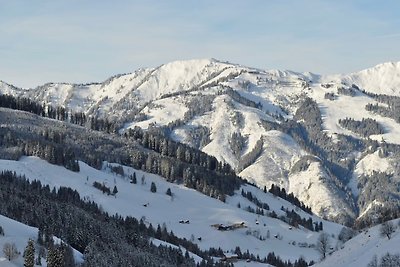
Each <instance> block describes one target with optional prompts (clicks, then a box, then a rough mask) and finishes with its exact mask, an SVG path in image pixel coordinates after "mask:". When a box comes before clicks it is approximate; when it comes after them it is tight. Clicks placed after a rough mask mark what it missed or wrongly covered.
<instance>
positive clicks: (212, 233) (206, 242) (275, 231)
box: [0, 157, 343, 266]
mask: <svg viewBox="0 0 400 267" xmlns="http://www.w3.org/2000/svg"><path fill="white" fill-rule="evenodd" d="M5 169H7V170H14V171H16V172H17V174H24V175H25V176H26V177H27V178H28V179H32V180H33V179H37V180H40V181H41V182H42V184H48V185H50V186H55V187H59V186H67V187H71V188H73V189H76V190H78V192H79V193H80V195H81V197H83V198H85V199H87V200H93V201H95V202H96V203H98V204H99V205H101V207H102V208H103V209H104V210H105V211H107V212H109V213H111V214H114V213H118V214H119V215H122V216H125V215H131V216H134V217H136V218H139V219H140V218H142V219H144V220H145V222H146V223H147V224H150V223H151V224H152V225H153V226H156V225H157V224H160V225H163V224H164V225H165V226H166V227H167V229H168V230H172V231H173V232H174V233H175V234H176V235H177V236H179V237H185V238H187V239H189V240H193V241H194V242H195V243H196V244H198V245H199V246H200V248H202V249H207V248H209V247H221V248H222V249H223V250H224V251H231V252H232V251H233V250H234V249H235V248H236V246H239V247H240V248H241V250H242V251H246V250H247V249H248V250H249V251H250V252H251V253H253V254H258V255H260V257H264V256H266V255H267V254H268V253H269V252H272V251H274V252H275V253H276V254H277V255H279V256H280V257H282V258H283V259H290V260H292V261H294V260H296V259H298V258H299V257H300V256H303V257H305V259H306V260H308V261H310V260H314V261H315V260H317V259H318V257H319V255H318V252H317V251H316V250H315V248H313V247H310V248H309V247H308V245H312V244H315V243H316V240H317V238H318V236H319V234H320V233H318V232H313V231H310V230H307V229H305V228H303V227H301V226H300V227H299V228H295V227H293V228H292V227H290V226H289V225H288V224H286V223H285V222H283V221H281V220H278V219H273V218H271V217H267V216H261V215H256V214H254V213H250V212H248V211H246V210H245V209H246V208H247V207H248V206H250V207H253V208H255V205H254V204H253V203H252V202H250V201H248V200H247V199H246V198H243V197H242V196H241V194H240V191H238V192H237V194H235V195H234V196H232V197H228V198H227V201H226V203H223V202H221V201H218V200H216V199H213V198H210V197H207V196H205V195H203V194H200V193H198V192H197V191H194V190H191V189H188V188H186V187H184V186H182V185H177V184H171V183H168V182H166V181H165V180H164V179H163V178H161V177H159V176H157V175H152V174H148V173H144V172H142V171H139V170H134V169H132V168H128V167H124V173H125V176H119V175H115V174H112V173H111V172H110V171H109V170H108V169H103V170H102V171H99V170H96V169H93V168H91V167H89V166H88V165H86V164H85V163H83V162H80V172H79V173H75V172H71V171H69V170H67V169H65V168H63V167H60V166H55V165H51V164H49V163H47V162H45V161H43V160H40V159H38V158H35V157H24V158H22V159H21V160H20V161H8V160H0V170H5ZM133 172H135V173H136V176H137V177H138V184H131V183H130V182H129V179H128V175H130V174H132V173H133ZM142 176H144V177H145V178H144V184H141V177H142ZM94 181H98V182H100V183H104V184H106V185H108V186H113V185H114V184H115V185H116V186H117V188H118V191H119V192H118V194H117V196H116V197H113V196H107V195H105V194H102V192H101V191H99V190H98V189H95V188H94V187H93V186H92V183H93V182H94ZM152 182H154V183H155V184H156V187H157V192H156V193H152V192H150V184H151V183H152ZM168 188H170V189H171V191H172V197H170V196H168V195H166V193H165V192H166V191H167V189H168ZM242 189H243V190H244V191H246V192H251V193H252V195H253V196H254V197H256V198H257V199H259V200H260V201H262V202H264V203H268V205H269V207H270V211H272V210H273V211H275V212H276V213H277V215H278V216H280V215H283V214H284V212H283V211H282V210H281V207H284V208H288V209H289V210H291V209H293V210H296V212H297V213H298V214H299V215H300V216H301V217H304V218H306V219H308V218H309V217H311V218H312V219H313V221H316V222H320V221H322V222H323V226H324V231H325V232H327V233H329V234H330V235H335V236H337V235H338V233H339V232H340V230H341V229H342V227H343V226H341V225H338V224H335V223H332V222H328V221H324V220H322V219H320V218H318V217H316V216H310V215H309V214H307V213H305V212H303V211H302V210H300V209H298V208H296V207H295V206H292V205H291V204H290V203H288V202H286V201H284V200H282V199H280V198H277V197H275V196H273V195H271V194H270V193H264V192H263V191H261V190H259V189H257V188H256V187H253V186H249V185H246V186H243V187H242ZM238 203H240V208H239V207H238ZM181 220H184V221H186V220H188V221H189V223H187V224H182V223H180V222H179V221H181ZM242 222H244V225H245V227H244V228H239V229H236V230H232V231H220V230H218V229H217V228H216V227H214V226H213V225H215V224H223V225H231V224H234V223H242ZM274 236H276V237H274ZM198 238H201V240H198ZM261 239H263V240H261ZM0 240H1V237H0ZM305 244H307V245H305ZM288 246H289V247H290V249H288ZM239 266H240V265H239Z"/></svg>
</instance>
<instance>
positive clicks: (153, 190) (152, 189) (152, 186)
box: [150, 182, 157, 193]
mask: <svg viewBox="0 0 400 267" xmlns="http://www.w3.org/2000/svg"><path fill="white" fill-rule="evenodd" d="M150 191H151V192H153V193H155V192H157V187H156V184H155V183H154V182H151V186H150Z"/></svg>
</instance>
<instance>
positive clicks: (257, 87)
mask: <svg viewBox="0 0 400 267" xmlns="http://www.w3.org/2000/svg"><path fill="white" fill-rule="evenodd" d="M399 66H400V63H385V64H380V65H378V66H376V67H373V68H371V69H367V70H364V71H361V72H358V73H353V74H349V75H328V76H321V75H317V74H312V73H296V72H292V71H280V70H259V69H254V68H249V67H244V66H240V65H237V64H231V63H227V62H221V61H218V60H215V59H210V60H209V59H204V60H189V61H177V62H171V63H168V64H165V65H162V66H159V67H157V68H152V69H139V70H137V71H135V72H133V73H130V74H122V75H116V76H114V77H111V78H109V79H108V80H106V81H104V82H102V83H93V84H84V85H82V84H79V85H77V84H64V83H49V84H45V85H43V86H39V87H37V88H34V89H29V90H25V89H18V88H15V87H12V86H9V85H7V84H5V83H3V84H2V86H1V91H2V92H3V93H7V94H13V95H16V96H24V97H28V98H30V99H35V100H36V101H39V102H41V103H42V102H43V103H47V104H50V105H53V106H63V107H65V108H68V109H69V110H73V111H81V112H84V113H85V114H86V115H87V116H88V117H91V116H96V117H101V118H105V117H107V118H108V119H109V120H112V121H114V122H117V124H118V125H119V126H118V127H122V129H121V132H124V131H127V129H129V128H133V127H135V126H139V127H142V128H144V129H147V128H149V127H154V126H164V127H167V128H168V129H169V135H170V137H172V138H173V139H174V140H177V141H180V142H183V143H186V144H189V145H191V146H193V147H196V148H199V149H201V150H202V151H204V152H206V153H208V154H210V155H213V156H215V157H216V158H217V159H218V160H220V161H223V162H226V163H229V164H230V165H231V166H232V167H233V168H234V169H235V170H236V171H237V173H238V174H239V175H241V176H242V177H243V178H246V179H247V180H249V181H252V182H254V183H256V184H257V185H258V186H260V187H263V186H267V188H269V187H270V186H271V184H273V183H274V184H277V185H280V186H281V187H284V188H285V189H286V190H288V191H289V192H293V193H294V194H295V195H296V196H297V197H299V198H300V200H302V201H303V202H304V203H305V204H306V205H309V206H311V207H312V209H313V211H314V212H315V213H317V214H319V215H320V216H325V217H327V218H330V219H333V220H338V221H341V222H345V221H349V220H350V221H352V220H354V219H356V218H357V217H358V215H359V214H363V212H364V211H365V207H368V205H369V204H371V205H372V202H369V203H366V204H365V205H364V204H363V205H361V206H359V205H358V203H357V201H358V199H357V196H358V194H357V192H355V191H356V190H355V188H356V187H357V182H356V180H357V179H359V178H357V177H360V175H363V174H367V173H360V172H359V171H356V168H355V167H356V166H357V162H359V161H361V160H362V159H363V158H364V157H366V156H368V154H370V153H375V152H376V151H377V150H376V149H378V148H377V147H379V146H380V144H379V142H381V141H382V140H385V141H386V142H387V143H390V144H395V145H398V144H400V138H399V136H400V127H399V124H398V123H397V122H396V117H394V116H391V115H390V114H389V115H388V114H385V113H382V112H381V113H379V112H380V111H379V110H378V111H379V112H376V111H374V110H373V111H371V110H367V109H366V106H367V105H368V104H371V105H378V106H381V105H383V106H385V105H387V104H386V103H385V102H382V100H380V99H378V98H377V96H374V95H368V94H367V93H373V94H377V95H382V94H386V95H389V96H393V97H395V96H397V95H398V94H399V90H398V88H399V81H400V79H399V75H400V69H399ZM305 98H310V99H312V100H313V101H314V102H315V103H316V105H317V106H318V108H319V112H320V117H321V119H322V123H321V129H322V130H323V132H324V134H325V135H326V136H327V138H329V140H328V139H327V142H329V143H331V144H332V146H333V145H335V144H337V146H347V147H346V148H345V149H344V150H345V151H342V150H341V151H337V152H335V157H337V159H332V157H333V156H332V155H330V156H329V155H327V153H330V152H326V151H325V152H323V153H324V154H325V157H326V158H321V161H320V164H319V166H317V165H316V164H311V165H310V166H311V167H310V168H307V169H305V170H301V171H300V172H298V171H293V170H292V168H293V167H294V166H295V165H296V163H298V164H299V162H300V163H301V162H302V161H304V160H303V158H304V157H305V156H307V155H314V156H317V157H321V154H319V153H317V152H316V150H315V149H311V150H314V151H311V150H310V145H309V144H305V143H304V140H301V138H298V136H297V138H296V136H293V133H289V132H290V129H287V126H284V127H286V131H285V130H283V129H282V127H278V128H276V127H275V128H274V129H272V128H271V127H270V125H269V124H271V123H272V124H277V125H278V126H282V125H283V124H284V122H286V121H297V122H300V123H301V122H302V121H304V118H296V117H295V114H296V112H297V111H298V109H299V107H300V106H301V105H302V103H303V102H304V99H305ZM394 100H395V101H397V99H396V98H394ZM386 102H387V101H386ZM355 110H356V111H357V112H354V111H355ZM382 114H383V115H382ZM300 117H301V116H300ZM345 118H352V119H354V120H356V121H361V120H362V119H366V118H371V119H372V120H375V121H376V123H377V124H378V126H379V127H381V128H382V129H383V130H382V133H379V134H375V133H374V132H372V134H369V133H368V135H367V136H366V135H364V136H363V135H360V134H359V133H357V131H354V129H349V127H344V126H343V125H341V124H340V123H339V120H340V119H345ZM306 119H307V118H306ZM266 122H267V123H266ZM308 131H313V129H311V128H310V129H308ZM315 131H320V129H317V128H315ZM346 136H349V137H352V138H355V139H357V140H362V141H363V142H364V143H363V144H362V145H361V146H360V145H358V144H355V142H356V141H354V140H351V141H349V140H345V141H343V140H342V139H344V138H347V137H346ZM313 138H318V139H319V138H323V137H313ZM367 138H368V139H367ZM299 139H300V140H299ZM370 139H371V140H377V141H378V143H374V144H372V146H373V147H374V149H375V150H374V151H371V150H368V149H367V147H368V146H369V147H371V144H370V143H371V142H369V141H366V140H370ZM338 140H339V141H338ZM317 146H319V147H321V144H317ZM356 146H358V147H357V148H356ZM318 149H319V148H317V150H318ZM324 149H325V150H329V151H331V150H332V148H324ZM335 149H336V148H335ZM337 149H339V148H337ZM392 150H393V149H392ZM395 150H396V149H395ZM391 153H392V154H393V153H394V154H396V153H395V152H393V151H391ZM392 157H395V155H392ZM331 165H335V166H338V168H341V169H345V171H343V170H341V171H337V169H338V168H336V167H332V166H331ZM353 172H354V174H353ZM304 177H313V178H309V179H310V180H309V181H306V180H304ZM314 177H315V179H316V180H315V181H313V180H312V179H314ZM359 186H363V185H359ZM359 186H358V187H359ZM351 188H352V189H351ZM350 189H351V190H350ZM314 191H315V192H325V193H322V194H315V193H310V192H314ZM351 193H352V194H353V197H352V196H351ZM321 197H322V198H323V199H324V200H323V201H320V199H321ZM322 203H323V204H322ZM338 203H341V204H338ZM343 218H346V219H343Z"/></svg>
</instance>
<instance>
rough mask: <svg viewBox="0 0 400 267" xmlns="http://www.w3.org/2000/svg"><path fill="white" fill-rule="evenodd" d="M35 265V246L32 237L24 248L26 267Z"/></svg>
mask: <svg viewBox="0 0 400 267" xmlns="http://www.w3.org/2000/svg"><path fill="white" fill-rule="evenodd" d="M34 265H35V246H34V243H33V240H32V239H29V241H28V245H27V246H26V248H25V250H24V267H33V266H34Z"/></svg>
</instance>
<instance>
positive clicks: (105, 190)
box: [93, 181, 111, 195]
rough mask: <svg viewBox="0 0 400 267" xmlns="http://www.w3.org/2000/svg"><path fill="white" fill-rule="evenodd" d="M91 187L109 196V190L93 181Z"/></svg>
mask: <svg viewBox="0 0 400 267" xmlns="http://www.w3.org/2000/svg"><path fill="white" fill-rule="evenodd" d="M93 187H94V188H97V189H99V190H100V191H101V192H103V194H107V195H111V189H110V188H109V187H108V186H106V185H104V184H102V183H99V182H97V181H94V182H93Z"/></svg>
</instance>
